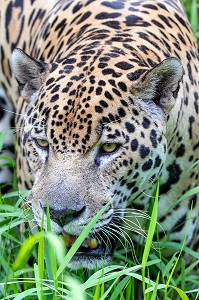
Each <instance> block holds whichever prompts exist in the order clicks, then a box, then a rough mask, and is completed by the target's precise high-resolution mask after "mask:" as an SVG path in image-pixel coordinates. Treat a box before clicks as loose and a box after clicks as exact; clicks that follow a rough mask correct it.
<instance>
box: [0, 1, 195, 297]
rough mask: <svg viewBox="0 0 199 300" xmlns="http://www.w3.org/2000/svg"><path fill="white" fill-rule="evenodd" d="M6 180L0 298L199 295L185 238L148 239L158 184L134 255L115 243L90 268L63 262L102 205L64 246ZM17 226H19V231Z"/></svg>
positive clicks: (153, 229)
mask: <svg viewBox="0 0 199 300" xmlns="http://www.w3.org/2000/svg"><path fill="white" fill-rule="evenodd" d="M184 3H185V7H186V10H187V12H188V16H189V18H190V20H191V23H192V26H193V29H194V32H195V34H196V36H197V37H198V38H199V19H198V2H197V0H193V1H190V0H185V1H184ZM190 3H191V5H190ZM3 141H4V133H1V134H0V149H1V147H2V145H3ZM3 159H4V161H5V165H9V166H10V167H12V168H13V171H14V174H15V162H14V161H13V160H12V159H9V158H7V157H3ZM192 167H194V166H191V168H192ZM188 171H190V170H188ZM7 186H12V187H13V192H11V193H7V194H4V195H2V194H1V195H0V243H1V247H0V299H13V300H20V299H27V300H28V299H31V300H32V299H33V300H34V299H39V300H51V299H52V300H58V299H67V300H69V299H71V300H90V299H93V300H103V299H109V300H138V295H141V299H144V300H155V299H158V297H161V299H164V300H169V299H172V300H178V299H185V300H187V299H190V300H196V299H199V274H198V273H193V272H192V271H193V269H194V268H195V267H196V266H199V254H198V253H196V252H194V251H193V250H191V249H189V248H187V247H185V245H184V243H183V244H177V243H174V242H164V243H163V242H162V243H161V242H156V243H155V242H153V241H152V240H153V236H154V234H155V235H156V236H157V237H158V234H157V226H156V223H157V207H158V205H157V204H158V185H157V187H156V190H155V193H154V197H153V199H152V200H153V201H151V207H150V212H151V213H150V215H151V218H150V222H148V223H147V224H146V227H147V232H148V234H147V237H146V240H145V241H144V242H143V245H135V253H136V259H132V249H131V248H130V247H129V248H128V247H127V248H124V247H123V245H122V243H119V244H118V247H117V250H116V251H115V254H114V257H113V262H112V264H111V265H110V266H102V268H101V269H98V270H93V271H88V270H87V271H86V270H84V269H80V270H77V271H72V270H70V269H68V268H67V263H68V262H69V261H70V260H71V258H72V257H73V255H74V253H75V251H76V250H77V249H78V247H79V245H81V242H82V241H83V240H84V238H85V237H86V236H87V235H88V232H89V231H90V230H91V228H92V227H93V226H94V224H95V222H97V220H98V218H99V217H100V215H101V214H102V213H103V210H105V209H106V207H105V208H103V209H102V211H100V212H99V213H98V215H97V216H96V217H95V218H94V219H93V220H92V221H91V222H90V223H89V225H88V226H87V228H85V230H84V231H83V232H82V233H81V235H80V236H79V238H78V239H77V240H76V242H75V243H74V245H73V246H72V248H71V249H70V250H69V251H68V252H66V246H65V244H64V242H63V240H62V239H61V238H60V237H59V236H57V235H55V234H54V233H53V232H52V230H51V224H50V218H49V213H48V214H47V224H48V225H47V227H48V231H47V232H44V230H43V229H41V230H40V231H38V229H37V228H34V227H33V228H32V229H30V227H29V225H28V224H29V222H30V221H31V220H32V218H33V216H32V213H31V211H30V210H29V209H27V208H26V209H23V205H22V203H23V200H24V199H25V198H26V197H27V195H28V194H29V191H23V192H21V191H18V190H17V188H16V176H14V182H13V183H12V184H10V183H7ZM196 192H199V190H198V189H195V190H191V191H190V192H189V194H187V195H183V196H182V197H184V198H185V197H188V196H189V195H190V194H194V193H196ZM178 201H179V202H180V201H182V198H181V199H179V200H178ZM171 209H172V207H171ZM190 218H191V212H190ZM19 226H20V228H21V229H23V232H20V231H19ZM185 238H186V237H185ZM157 240H158V239H157ZM165 248H167V249H170V250H171V251H172V252H173V255H172V257H170V258H169V259H166V258H163V257H162V249H165ZM185 253H187V254H188V255H190V256H192V257H193V262H192V263H191V264H190V265H189V266H188V267H187V266H186V261H185V256H184V255H183V256H182V254H185ZM134 256H135V255H134Z"/></svg>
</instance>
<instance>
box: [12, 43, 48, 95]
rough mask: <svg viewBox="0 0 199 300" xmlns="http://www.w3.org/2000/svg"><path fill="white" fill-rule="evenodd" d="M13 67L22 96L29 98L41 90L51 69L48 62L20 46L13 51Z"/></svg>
mask: <svg viewBox="0 0 199 300" xmlns="http://www.w3.org/2000/svg"><path fill="white" fill-rule="evenodd" d="M11 67H12V71H13V73H14V76H15V78H16V80H17V82H18V84H19V87H20V90H21V96H22V97H23V98H25V99H27V100H28V99H30V97H31V96H32V95H33V94H34V93H35V92H37V91H38V90H39V88H40V87H41V85H42V82H43V81H44V79H45V78H46V76H47V74H48V70H49V67H48V64H46V63H45V62H43V61H41V60H37V59H35V58H33V57H31V56H29V55H28V54H27V53H25V52H24V51H22V50H21V49H19V48H16V49H15V50H14V51H13V53H12V58H11Z"/></svg>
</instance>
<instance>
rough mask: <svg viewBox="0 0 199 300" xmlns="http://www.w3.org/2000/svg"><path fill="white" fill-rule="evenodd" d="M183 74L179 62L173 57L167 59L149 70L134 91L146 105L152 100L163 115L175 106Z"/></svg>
mask: <svg viewBox="0 0 199 300" xmlns="http://www.w3.org/2000/svg"><path fill="white" fill-rule="evenodd" d="M183 74H184V69H183V66H182V64H181V62H180V60H179V59H178V58H175V57H170V58H167V59H165V60H163V61H162V62H161V63H160V64H158V65H157V66H156V67H154V68H153V69H151V70H149V71H148V72H147V73H146V74H145V76H144V77H143V78H142V82H140V83H138V85H137V87H135V89H134V91H136V94H139V97H140V98H141V99H143V100H145V102H146V103H147V100H152V101H153V102H154V103H155V104H156V105H158V106H159V107H161V108H162V109H163V111H164V112H165V113H169V111H170V110H171V109H172V108H173V106H174V105H175V102H176V98H177V96H178V91H179V88H180V82H181V81H182V78H183Z"/></svg>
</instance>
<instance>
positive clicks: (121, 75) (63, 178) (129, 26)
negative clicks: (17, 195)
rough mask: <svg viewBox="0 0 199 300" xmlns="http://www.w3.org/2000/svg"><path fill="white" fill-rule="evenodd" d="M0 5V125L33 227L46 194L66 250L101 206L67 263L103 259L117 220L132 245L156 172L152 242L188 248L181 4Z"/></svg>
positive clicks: (13, 0) (192, 52)
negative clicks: (155, 232)
mask: <svg viewBox="0 0 199 300" xmlns="http://www.w3.org/2000/svg"><path fill="white" fill-rule="evenodd" d="M0 10H1V14H0V19H1V20H0V32H1V40H0V47H1V51H0V68H1V71H0V101H1V110H0V112H1V114H0V126H1V131H2V132H5V131H9V132H10V129H11V128H13V127H14V128H15V129H16V133H17V143H16V152H17V154H16V155H17V158H16V160H17V176H18V185H19V189H20V190H24V189H25V190H26V189H30V190H31V195H30V196H29V197H28V198H27V202H28V203H30V204H31V206H32V211H33V213H34V218H35V220H36V222H37V224H38V225H41V222H42V221H41V220H42V215H43V214H44V215H45V216H46V214H47V203H46V199H48V205H49V209H50V218H51V222H52V230H53V231H54V232H55V233H57V234H58V235H61V236H62V237H63V239H64V240H65V241H66V240H67V245H68V246H69V247H70V246H71V245H72V244H73V243H74V241H75V240H76V239H77V237H78V236H79V235H80V233H81V232H82V230H83V229H84V228H85V227H86V226H87V224H88V223H89V222H90V220H91V219H92V218H93V217H94V216H95V215H96V214H97V213H98V212H99V211H100V210H101V209H102V208H103V207H105V206H107V207H106V209H105V211H104V213H103V214H102V216H101V217H100V219H99V220H98V221H97V223H96V224H95V226H94V227H93V229H92V230H91V232H90V234H89V236H88V237H87V238H86V239H85V240H84V242H83V243H82V245H81V246H80V248H79V249H78V250H77V252H76V254H75V256H74V257H73V259H72V260H71V262H70V263H69V267H70V268H80V267H84V268H94V267H96V266H101V265H102V260H105V263H107V262H109V261H110V259H111V257H112V254H113V252H114V249H115V245H116V242H117V240H118V238H120V237H121V236H122V235H125V233H124V232H125V227H128V228H129V227H131V229H132V232H130V233H128V236H129V234H130V238H131V239H132V241H134V242H138V243H139V242H140V236H141V235H142V234H144V233H143V232H144V229H143V226H144V222H145V220H146V218H147V217H146V216H145V212H147V211H148V208H149V206H150V204H151V201H152V196H153V193H154V189H155V187H156V183H157V181H158V180H159V178H160V189H159V207H158V224H159V226H158V230H159V238H160V239H161V240H164V239H165V238H167V237H168V236H169V239H170V240H171V241H175V242H180V243H182V241H183V240H184V238H185V237H186V241H185V245H187V246H189V247H190V248H192V249H193V250H195V251H197V250H198V249H199V222H198V215H199V198H198V195H197V194H194V193H192V194H191V196H187V197H186V196H183V195H185V194H186V192H188V191H189V190H192V189H194V188H195V187H197V186H198V183H199V179H198V176H199V166H198V164H197V160H198V157H199V52H198V46H197V42H196V40H195V37H194V34H193V32H192V29H191V26H190V24H189V21H188V19H187V16H186V14H185V11H184V9H183V4H182V2H181V1H180V0H153V1H152V0H132V1H128V0H81V1H79V0H59V1H55V0H48V1H45V0H26V1H25V0H3V1H1V4H0ZM12 112H13V113H12ZM13 115H15V116H16V117H15V120H13ZM12 140H13V139H12V137H11V136H10V135H7V136H6V140H5V145H4V148H3V150H2V153H3V155H8V154H9V152H12V149H13V144H12ZM11 154H12V153H11ZM0 172H1V173H0V178H1V183H3V182H6V181H8V180H9V176H10V173H9V172H10V170H9V169H8V168H1V170H0ZM182 196H183V197H182ZM140 216H141V217H140ZM45 219H46V218H45ZM136 220H138V222H137V223H136ZM45 223H46V221H45ZM122 223H124V225H122ZM125 224H126V225H125ZM122 228H124V229H122ZM133 230H134V232H133Z"/></svg>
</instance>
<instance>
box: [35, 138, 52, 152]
mask: <svg viewBox="0 0 199 300" xmlns="http://www.w3.org/2000/svg"><path fill="white" fill-rule="evenodd" d="M35 142H36V144H37V146H38V147H39V148H41V149H43V150H47V149H48V146H49V143H48V141H47V140H44V139H36V140H35Z"/></svg>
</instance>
